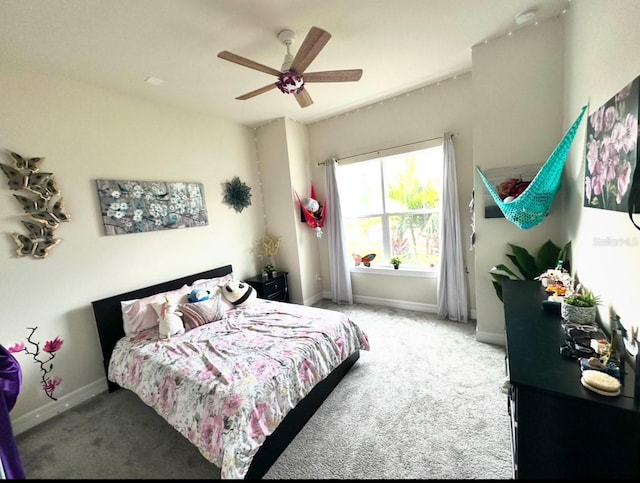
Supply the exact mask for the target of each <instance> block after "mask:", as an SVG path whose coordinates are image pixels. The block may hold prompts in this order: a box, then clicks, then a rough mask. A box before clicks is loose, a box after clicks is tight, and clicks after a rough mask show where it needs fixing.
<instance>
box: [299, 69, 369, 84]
mask: <svg viewBox="0 0 640 483" xmlns="http://www.w3.org/2000/svg"><path fill="white" fill-rule="evenodd" d="M302 77H303V79H304V81H305V82H354V81H359V80H360V77H362V69H350V70H326V71H323V72H307V73H305V74H304V75H303V76H302Z"/></svg>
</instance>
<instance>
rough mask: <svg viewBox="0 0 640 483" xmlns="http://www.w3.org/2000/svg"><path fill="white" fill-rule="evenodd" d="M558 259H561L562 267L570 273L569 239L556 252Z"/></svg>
mask: <svg viewBox="0 0 640 483" xmlns="http://www.w3.org/2000/svg"><path fill="white" fill-rule="evenodd" d="M558 260H562V268H564V269H565V270H566V271H567V272H569V273H571V240H569V241H568V242H567V244H566V245H565V246H563V247H562V249H561V250H560V253H558Z"/></svg>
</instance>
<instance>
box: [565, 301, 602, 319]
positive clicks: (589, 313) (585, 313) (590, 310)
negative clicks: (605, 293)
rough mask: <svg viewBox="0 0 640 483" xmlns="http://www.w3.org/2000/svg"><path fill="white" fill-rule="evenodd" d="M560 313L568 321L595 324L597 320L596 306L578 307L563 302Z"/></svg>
mask: <svg viewBox="0 0 640 483" xmlns="http://www.w3.org/2000/svg"><path fill="white" fill-rule="evenodd" d="M560 315H562V318H563V319H564V320H566V321H567V322H573V323H576V324H593V323H595V321H596V307H595V306H594V307H578V306H576V305H571V304H567V303H565V302H562V305H561V307H560Z"/></svg>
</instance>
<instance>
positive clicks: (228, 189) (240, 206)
mask: <svg viewBox="0 0 640 483" xmlns="http://www.w3.org/2000/svg"><path fill="white" fill-rule="evenodd" d="M222 201H223V202H224V203H225V204H227V205H229V206H232V207H233V209H234V210H236V211H237V212H238V213H240V212H241V211H242V210H244V209H245V208H246V207H247V206H249V205H251V188H250V187H249V186H247V184H246V183H243V182H242V181H240V178H239V177H237V176H236V177H234V178H233V179H232V180H231V181H226V182H225V183H224V198H223V200H222Z"/></svg>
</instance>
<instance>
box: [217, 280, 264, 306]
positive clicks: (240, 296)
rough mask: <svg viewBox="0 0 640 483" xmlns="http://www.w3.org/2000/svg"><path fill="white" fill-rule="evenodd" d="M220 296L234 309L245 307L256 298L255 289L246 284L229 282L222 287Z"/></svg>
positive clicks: (236, 281)
mask: <svg viewBox="0 0 640 483" xmlns="http://www.w3.org/2000/svg"><path fill="white" fill-rule="evenodd" d="M222 296H223V297H224V298H225V300H226V301H227V302H229V303H230V304H231V305H233V306H234V307H247V306H249V305H251V304H252V303H254V302H255V301H256V299H257V298H258V294H257V293H256V291H255V289H254V288H253V287H252V286H251V285H249V284H248V283H246V282H241V281H239V280H230V281H229V282H227V283H225V284H224V285H223V287H222Z"/></svg>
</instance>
